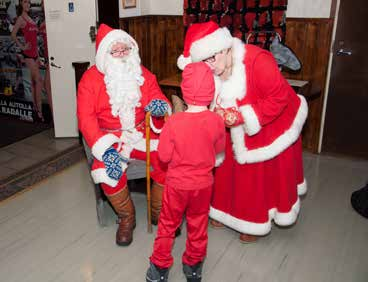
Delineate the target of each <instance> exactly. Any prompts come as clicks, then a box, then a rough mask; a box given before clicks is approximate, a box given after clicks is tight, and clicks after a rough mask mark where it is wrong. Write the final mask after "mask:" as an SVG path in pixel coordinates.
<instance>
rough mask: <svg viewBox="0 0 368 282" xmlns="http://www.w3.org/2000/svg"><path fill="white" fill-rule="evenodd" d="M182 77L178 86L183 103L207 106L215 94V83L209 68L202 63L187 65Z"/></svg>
mask: <svg viewBox="0 0 368 282" xmlns="http://www.w3.org/2000/svg"><path fill="white" fill-rule="evenodd" d="M182 76H183V80H182V82H181V85H180V86H181V92H182V93H183V98H184V101H185V103H187V104H190V105H196V106H208V105H209V104H210V103H211V102H212V100H213V97H214V94H215V81H214V78H213V74H212V71H211V69H210V68H209V66H207V65H206V64H205V63H203V62H197V63H191V64H188V65H187V66H186V67H185V68H184V71H183V74H182Z"/></svg>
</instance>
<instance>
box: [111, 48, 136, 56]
mask: <svg viewBox="0 0 368 282" xmlns="http://www.w3.org/2000/svg"><path fill="white" fill-rule="evenodd" d="M130 50H132V47H125V48H123V49H118V50H111V52H110V55H111V56H113V57H117V56H120V55H122V54H123V55H127V54H128V53H129V52H130Z"/></svg>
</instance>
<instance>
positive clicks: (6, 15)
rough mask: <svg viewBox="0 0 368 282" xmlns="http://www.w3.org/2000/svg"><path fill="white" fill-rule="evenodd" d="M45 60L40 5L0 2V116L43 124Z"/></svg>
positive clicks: (27, 0)
mask: <svg viewBox="0 0 368 282" xmlns="http://www.w3.org/2000/svg"><path fill="white" fill-rule="evenodd" d="M47 59H48V55H47V42H46V28H45V22H44V12H43V1H42V0H0V114H4V115H9V116H13V117H14V118H17V119H21V120H25V121H30V122H33V121H36V122H45V116H49V115H50V110H49V106H48V104H49V103H48V97H50V98H51V93H50V91H51V90H50V88H49V87H48V86H49V85H48V83H47V82H48V81H49V76H48V75H46V74H47V73H48V64H47ZM48 91H49V93H47V92H48Z"/></svg>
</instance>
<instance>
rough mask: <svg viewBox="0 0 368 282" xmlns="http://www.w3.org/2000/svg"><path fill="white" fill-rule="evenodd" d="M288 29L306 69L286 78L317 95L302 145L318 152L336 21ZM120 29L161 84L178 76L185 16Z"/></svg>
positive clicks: (127, 21)
mask: <svg viewBox="0 0 368 282" xmlns="http://www.w3.org/2000/svg"><path fill="white" fill-rule="evenodd" d="M286 25H287V26H286V44H287V45H288V46H289V47H291V48H292V49H293V51H294V52H295V53H296V55H297V56H298V58H299V59H300V60H301V62H302V64H303V68H302V71H301V72H300V73H298V74H289V73H285V76H286V77H287V78H292V79H302V80H308V81H310V82H311V85H310V92H312V93H311V94H316V95H314V96H313V97H314V98H310V99H309V101H308V104H309V117H308V120H307V123H306V125H305V128H304V131H303V140H304V141H303V145H304V147H305V148H307V149H309V150H311V151H313V152H317V149H318V140H319V131H320V122H321V115H322V106H323V96H324V89H325V82H326V75H327V67H328V58H329V50H330V45H331V33H332V26H333V20H332V19H304V18H288V19H287V20H286ZM120 27H121V28H122V29H124V30H126V31H127V32H128V33H129V34H130V35H132V36H133V37H134V38H135V39H136V40H137V42H138V44H139V47H140V54H141V58H142V63H143V64H144V65H145V66H146V67H147V68H148V69H150V70H151V71H152V72H153V73H154V74H156V76H157V78H158V80H161V79H163V78H165V77H168V76H171V75H173V74H175V73H178V72H179V70H178V68H177V67H176V60H177V58H178V56H179V55H180V54H181V53H182V50H183V38H184V27H183V19H182V16H160V15H158V16H155V15H150V16H141V17H132V18H123V19H120ZM319 93H321V95H320V96H318V94H319Z"/></svg>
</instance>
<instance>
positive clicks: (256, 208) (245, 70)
mask: <svg viewBox="0 0 368 282" xmlns="http://www.w3.org/2000/svg"><path fill="white" fill-rule="evenodd" d="M188 34H189V36H190V38H188ZM190 41H192V42H190ZM188 42H190V43H188ZM186 46H187V47H186ZM230 47H231V50H232V62H233V66H232V73H231V76H230V77H229V79H227V80H226V81H220V80H219V79H218V78H217V77H216V78H217V86H216V90H217V96H216V97H215V100H214V102H213V104H212V108H215V107H221V108H225V109H226V108H233V109H236V110H238V111H239V112H240V113H241V115H242V118H243V120H244V123H242V124H240V125H237V126H234V127H232V128H230V129H228V130H227V140H226V151H225V159H224V162H223V163H222V165H221V166H219V167H218V168H217V169H216V171H215V187H214V195H213V199H212V204H211V209H210V217H211V218H213V219H215V220H218V221H220V222H222V223H223V224H225V225H227V226H229V227H231V228H233V229H235V230H237V231H239V232H241V233H245V234H253V235H265V234H267V233H268V232H269V231H270V230H271V221H272V220H274V221H275V223H277V224H278V225H282V226H285V225H290V224H293V223H294V222H295V221H296V219H297V216H298V213H299V209H300V201H299V197H298V195H301V194H304V193H305V192H306V182H305V180H304V175H303V164H302V147H301V138H300V134H301V130H302V127H303V124H304V122H305V120H306V118H307V113H308V107H307V103H306V101H305V99H304V97H302V96H299V95H296V94H295V92H294V90H293V89H292V88H291V87H290V85H289V84H288V82H287V81H286V80H285V79H284V78H283V76H282V74H281V73H280V71H279V69H278V67H277V64H276V62H275V60H274V58H273V57H272V55H271V53H269V52H268V51H265V50H263V49H260V48H258V47H256V46H253V45H247V44H243V43H242V42H241V41H240V40H239V39H237V38H233V37H231V35H230V33H229V31H228V30H227V29H226V28H219V27H218V26H217V25H216V24H214V23H211V22H209V23H204V24H198V25H197V26H194V27H193V28H192V29H191V30H190V29H189V30H188V33H187V37H186V42H185V43H184V53H183V55H182V56H181V58H179V60H178V65H179V67H180V66H183V64H186V63H188V60H192V61H198V60H203V59H206V58H208V57H211V56H213V55H214V54H215V53H216V52H219V51H221V50H224V49H226V48H230Z"/></svg>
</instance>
